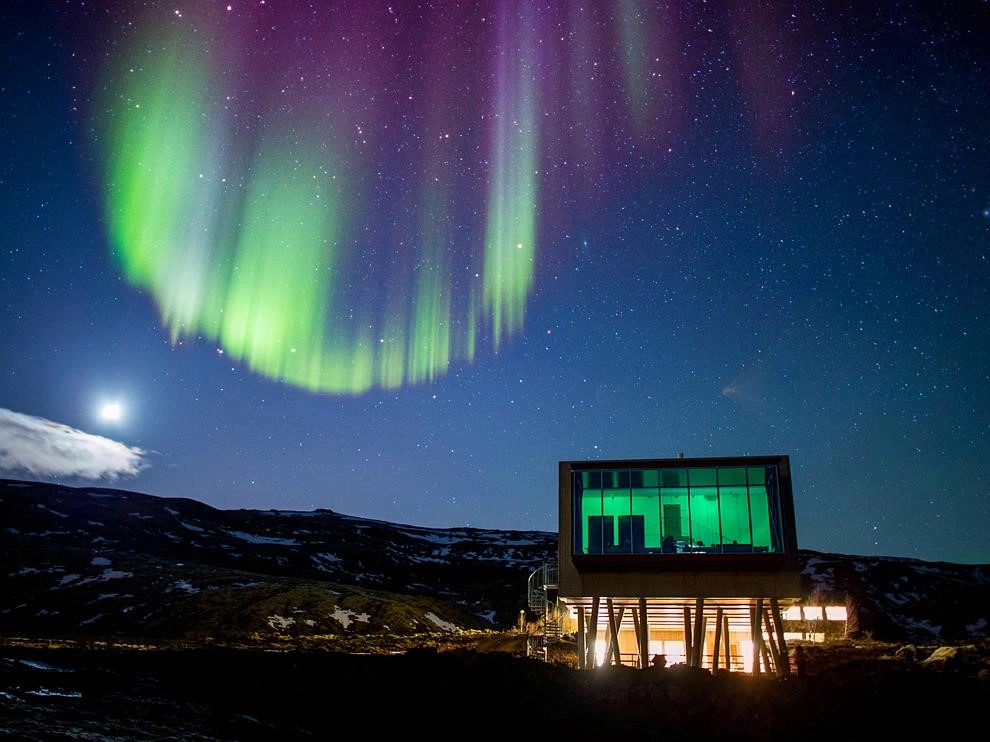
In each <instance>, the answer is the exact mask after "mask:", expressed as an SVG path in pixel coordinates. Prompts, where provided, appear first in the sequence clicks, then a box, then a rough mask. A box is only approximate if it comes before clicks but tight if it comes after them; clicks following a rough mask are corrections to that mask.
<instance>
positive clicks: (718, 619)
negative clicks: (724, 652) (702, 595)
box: [712, 606, 728, 674]
mask: <svg viewBox="0 0 990 742" xmlns="http://www.w3.org/2000/svg"><path fill="white" fill-rule="evenodd" d="M726 642H728V636H726ZM721 648H722V606H719V607H718V608H717V609H716V610H715V643H714V645H713V646H712V673H713V674H714V673H717V672H718V658H719V650H721Z"/></svg>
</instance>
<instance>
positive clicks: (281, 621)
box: [268, 614, 296, 629]
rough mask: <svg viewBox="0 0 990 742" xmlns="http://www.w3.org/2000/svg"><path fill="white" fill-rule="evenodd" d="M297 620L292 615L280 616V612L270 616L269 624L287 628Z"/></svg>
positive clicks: (274, 627)
mask: <svg viewBox="0 0 990 742" xmlns="http://www.w3.org/2000/svg"><path fill="white" fill-rule="evenodd" d="M295 622H296V619H294V618H292V617H291V616H279V615H278V614H276V615H274V616H269V617H268V625H269V626H271V627H272V628H273V629H287V628H289V627H290V626H292V624H294V623H295Z"/></svg>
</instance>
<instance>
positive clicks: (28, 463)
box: [0, 408, 149, 480]
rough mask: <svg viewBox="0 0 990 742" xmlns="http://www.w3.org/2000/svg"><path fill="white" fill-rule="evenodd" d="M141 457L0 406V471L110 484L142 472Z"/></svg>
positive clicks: (140, 452) (143, 456)
mask: <svg viewBox="0 0 990 742" xmlns="http://www.w3.org/2000/svg"><path fill="white" fill-rule="evenodd" d="M146 456H147V453H146V452H145V451H143V450H141V449H140V448H133V447H131V446H127V445H125V444H123V443H120V442H118V441H115V440H111V439H110V438H104V437H103V436H99V435H93V434H91V433H85V432H83V431H81V430H77V429H75V428H70V427H69V426H67V425H62V424H61V423H56V422H52V421H51V420H46V419H45V418H42V417H35V416H33V415H25V414H22V413H19V412H13V411H12V410H7V409H3V408H0V473H3V472H8V473H15V472H18V473H25V474H29V475H32V476H42V477H78V478H81V479H91V480H99V479H111V480H113V479H117V478H118V477H121V476H134V475H136V474H138V473H140V472H141V471H142V470H144V469H146V468H147V467H148V466H149V464H148V462H147V459H146Z"/></svg>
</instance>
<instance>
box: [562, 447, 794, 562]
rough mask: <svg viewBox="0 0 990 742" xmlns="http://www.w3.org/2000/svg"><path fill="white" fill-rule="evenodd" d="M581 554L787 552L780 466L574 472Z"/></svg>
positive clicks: (577, 551)
mask: <svg viewBox="0 0 990 742" xmlns="http://www.w3.org/2000/svg"><path fill="white" fill-rule="evenodd" d="M573 493H574V514H575V520H574V522H575V526H576V531H577V532H576V533H575V548H574V553H575V554H769V553H780V552H783V550H784V546H783V533H782V530H781V515H780V490H779V485H778V477H777V467H776V466H775V465H770V466H734V467H695V468H692V467H685V468H672V469H604V470H590V471H577V472H574V473H573Z"/></svg>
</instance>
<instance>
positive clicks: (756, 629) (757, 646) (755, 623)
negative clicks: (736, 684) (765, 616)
mask: <svg viewBox="0 0 990 742" xmlns="http://www.w3.org/2000/svg"><path fill="white" fill-rule="evenodd" d="M762 612H763V598H757V599H756V602H755V603H754V604H753V606H752V608H750V611H749V631H750V636H751V639H752V643H753V675H759V674H760V657H761V655H762V652H763V631H762V629H761V628H760V614H761V613H762Z"/></svg>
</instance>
